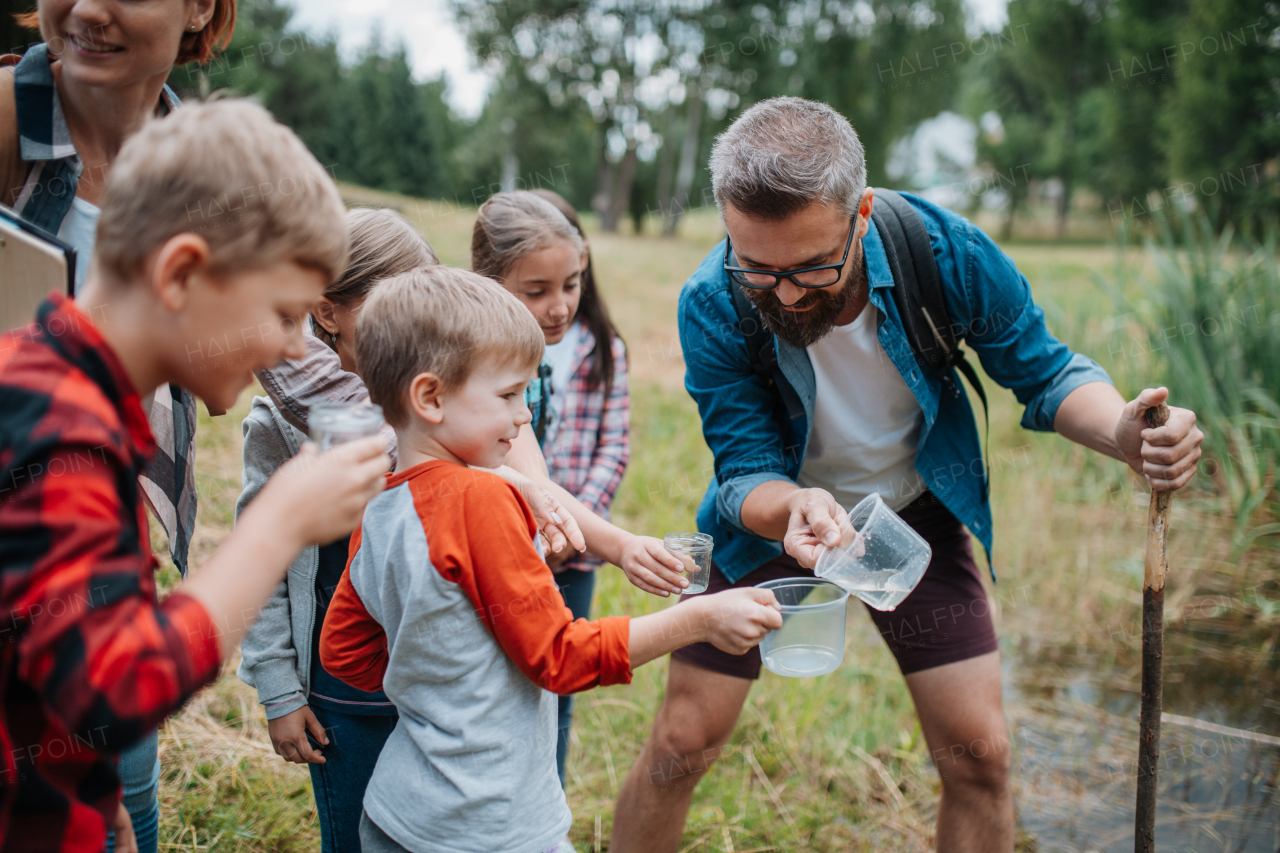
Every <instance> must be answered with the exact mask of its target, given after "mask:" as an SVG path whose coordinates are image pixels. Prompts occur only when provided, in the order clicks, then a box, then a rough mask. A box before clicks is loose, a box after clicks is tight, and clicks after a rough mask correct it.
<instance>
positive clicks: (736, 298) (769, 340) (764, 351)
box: [729, 279, 804, 421]
mask: <svg viewBox="0 0 1280 853" xmlns="http://www.w3.org/2000/svg"><path fill="white" fill-rule="evenodd" d="M729 293H730V294H732V296H733V310H734V311H735V312H736V313H737V315H738V331H739V332H741V333H742V337H743V338H744V339H745V340H746V342H747V354H748V355H749V356H750V358H751V371H752V372H753V373H755V375H756V376H757V377H758V378H759V379H760V381H761V382H763V383H764V384H765V386H766V387H768V389H769V390H770V391H772V392H773V394H774V395H775V396H777V397H781V398H782V404H783V405H784V406H785V407H786V409H787V418H788V419H790V420H793V421H794V420H797V419H799V418H802V417H804V403H802V402H801V401H800V395H799V394H798V393H796V389H795V388H792V387H791V383H790V382H788V381H787V378H786V377H785V376H783V374H782V368H780V367H779V366H778V351H777V349H776V347H775V345H774V340H773V333H772V332H770V331H769V329H768V328H767V327H766V326H765V324H764V320H763V319H762V318H761V317H760V312H759V311H757V310H756V308H755V306H754V305H752V304H751V300H750V299H748V298H747V294H746V293H745V292H744V291H743V289H742V286H741V285H739V284H736V283H734V281H733V280H732V279H730V281H729Z"/></svg>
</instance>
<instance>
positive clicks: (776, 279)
mask: <svg viewBox="0 0 1280 853" xmlns="http://www.w3.org/2000/svg"><path fill="white" fill-rule="evenodd" d="M857 230H858V218H857V217H856V216H855V217H853V218H852V222H851V223H850V225H849V238H848V239H847V240H846V241H845V244H844V256H843V257H841V258H840V262H839V263H836V264H821V265H819V266H816V267H802V268H801V269H798V270H782V271H781V272H774V271H773V270H761V269H756V268H754V267H731V266H729V254H730V253H731V252H732V251H733V241H732V240H730V239H729V237H728V236H727V235H726V236H725V240H724V270H725V272H727V273H729V278H731V279H733V280H734V281H736V282H737V283H738V284H740V285H742V286H743V287H749V288H751V289H752V290H776V289H777V287H778V285H780V284H782V280H783V279H784V278H785V279H786V280H787V281H789V282H791V283H792V284H794V285H795V286H796V287H800V288H803V289H805V290H821V289H822V288H824V287H831V286H832V285H834V284H836V283H838V282H839V281H840V278H841V277H842V276H843V275H844V265H845V264H847V263H848V262H849V250H850V249H852V248H853V234H854V232H855V231H857ZM820 270H836V280H835V281H833V282H831V283H830V284H802V283H800V282H799V281H796V278H795V277H796V276H797V275H800V274H801V273H806V272H818V271H820ZM734 273H742V274H744V275H745V274H748V273H749V274H751V275H771V276H773V284H768V285H763V286H761V285H759V284H751V283H750V282H747V281H743V280H742V279H741V278H739V277H738V276H736V275H734Z"/></svg>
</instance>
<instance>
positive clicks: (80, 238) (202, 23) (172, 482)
mask: <svg viewBox="0 0 1280 853" xmlns="http://www.w3.org/2000/svg"><path fill="white" fill-rule="evenodd" d="M16 18H17V21H18V23H19V24H21V25H22V26H25V27H28V28H30V29H38V30H39V31H40V36H41V38H42V39H43V41H42V42H41V43H38V44H32V45H31V46H29V47H28V48H27V50H26V51H25V52H24V53H23V54H22V56H21V57H19V56H13V55H10V56H5V57H0V66H12V67H0V181H3V183H0V203H3V204H5V205H6V206H8V207H11V208H14V209H15V210H16V211H17V212H18V213H19V214H21V215H22V216H23V217H24V218H25V219H27V220H29V221H31V222H33V223H35V224H36V225H38V226H40V227H42V228H44V229H45V230H46V231H49V232H51V233H54V234H57V235H58V237H60V238H61V239H62V240H63V241H65V242H67V243H69V244H71V246H72V247H74V248H75V249H76V286H77V287H79V285H80V283H81V282H82V281H83V280H84V276H85V272H86V271H87V268H88V264H89V259H90V258H91V257H92V256H93V247H94V236H95V233H96V229H97V222H98V212H99V211H98V202H99V201H100V200H101V198H102V193H103V191H104V189H105V186H106V177H107V174H108V173H109V172H110V170H111V164H112V163H113V162H114V160H115V157H116V154H117V153H118V152H119V151H120V147H121V146H122V145H123V144H124V141H125V140H126V139H128V138H129V137H130V136H132V135H133V134H134V133H135V132H136V131H137V130H138V129H139V128H141V127H142V125H143V124H144V123H145V122H146V121H147V120H148V119H151V118H152V117H155V116H163V115H166V114H167V113H168V112H169V111H170V110H173V109H175V108H177V107H178V106H179V101H178V98H177V96H176V95H174V93H173V92H172V90H170V89H169V87H168V86H166V85H165V80H167V79H168V77H169V72H170V71H171V70H172V69H173V66H174V65H182V64H185V63H188V62H200V63H205V62H208V61H209V60H210V59H211V58H212V57H213V54H214V52H215V51H216V50H220V49H223V48H225V47H226V45H227V43H228V42H229V41H230V40H231V31H232V29H233V27H234V26H235V19H236V4H235V0H146V2H136V0H39V3H38V4H37V6H36V9H35V10H34V11H31V12H27V13H24V14H21V15H17V16H16ZM146 402H147V404H148V405H149V410H148V414H149V416H150V419H151V430H152V432H153V433H154V434H155V437H156V440H157V444H158V445H159V452H157V453H156V455H155V456H154V457H153V458H152V460H151V462H150V463H149V464H148V466H147V470H146V473H145V474H144V475H143V477H142V478H141V479H142V489H143V493H144V495H145V496H146V500H147V503H148V505H149V506H150V507H151V509H152V511H153V512H154V513H155V515H156V517H157V519H159V521H160V523H161V525H162V526H163V527H164V529H165V532H166V533H167V534H168V536H169V553H170V554H171V555H172V557H173V561H174V564H175V565H176V566H177V567H178V569H179V570H180V571H181V572H182V573H183V574H186V568H187V549H188V545H189V544H190V541H191V534H192V531H193V529H194V527H195V518H196V493H195V477H194V474H193V471H192V465H193V463H194V461H195V428H196V409H195V400H194V399H193V398H192V397H191V395H190V394H188V393H187V392H186V391H183V390H182V389H181V388H179V387H177V386H176V385H174V386H168V387H162V388H161V389H160V390H159V391H158V392H156V395H155V398H154V399H153V400H149V401H146ZM156 748H157V745H156V733H155V732H152V733H151V735H150V736H149V737H147V738H144V739H143V740H142V741H140V742H139V743H138V744H137V745H136V746H134V747H131V748H129V749H127V750H125V751H124V752H123V753H122V754H121V756H120V767H119V774H120V781H121V785H122V786H123V791H124V802H123V803H122V804H121V807H120V811H119V814H118V815H117V818H116V826H115V832H114V835H113V838H112V840H111V841H109V842H108V850H111V849H113V845H114V849H115V850H116V851H119V853H126V851H133V850H138V851H141V853H155V850H156V847H157V843H158V839H159V824H160V809H159V806H158V804H157V800H156V789H157V786H158V784H159V780H160V762H159V760H158V759H157V757H156ZM52 796H56V795H52ZM38 799H39V794H38V793H34V792H33V800H32V802H30V803H28V806H29V807H30V808H33V809H38V808H39V803H38V802H36V800H38ZM51 831H53V832H56V831H57V830H56V829H52V830H51ZM63 843H64V845H66V844H70V845H72V846H74V844H75V843H76V842H75V840H73V839H63Z"/></svg>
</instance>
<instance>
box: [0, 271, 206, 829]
mask: <svg viewBox="0 0 1280 853" xmlns="http://www.w3.org/2000/svg"><path fill="white" fill-rule="evenodd" d="M154 449H155V441H154V439H153V438H152V435H151V428H150V426H149V425H148V422H147V416H146V414H145V413H144V412H143V409H142V402H141V400H140V399H139V396H138V392H137V391H136V389H134V387H133V384H132V382H131V381H130V379H129V377H128V376H127V375H126V373H125V372H124V368H123V366H122V365H121V363H120V361H119V359H118V358H117V357H116V355H115V353H114V352H113V351H112V350H111V348H110V347H109V346H108V345H107V343H106V342H105V341H104V340H103V338H102V336H101V334H100V333H99V332H98V330H97V329H96V328H95V327H94V325H93V323H92V322H91V320H90V319H89V317H88V316H87V315H86V314H84V313H83V312H82V311H80V310H79V309H78V308H77V307H76V306H75V304H74V303H73V302H71V300H69V299H66V298H65V297H62V296H59V295H56V294H55V295H53V296H51V297H50V298H49V299H48V300H46V301H45V303H44V304H43V305H41V306H40V310H39V313H38V314H37V317H36V322H35V323H33V324H31V325H29V326H27V327H25V328H22V329H15V330H13V331H10V332H8V333H7V334H5V335H3V336H2V337H0V715H2V716H0V750H3V753H2V757H0V763H2V765H3V766H2V767H0V772H2V773H3V775H2V776H0V851H22V853H42V851H85V853H99V851H101V850H102V849H103V847H104V845H105V843H106V832H107V826H108V822H109V820H110V819H111V818H112V817H113V816H114V815H115V813H116V809H117V805H118V803H119V802H120V782H119V779H118V777H117V775H116V755H117V754H118V753H119V752H120V750H122V749H123V748H125V747H127V746H129V745H130V744H132V743H133V742H134V741H136V740H138V739H139V738H140V737H142V736H143V735H144V734H145V733H146V732H148V731H150V730H151V729H153V728H155V727H156V726H157V725H158V724H159V723H160V722H161V721H162V720H163V719H164V718H165V716H166V715H168V714H170V713H172V712H173V711H175V710H177V709H178V708H179V707H180V706H181V705H182V703H183V702H184V701H186V699H187V698H188V697H190V696H191V695H192V694H193V693H195V692H196V691H197V690H199V689H200V688H201V687H203V686H204V685H206V684H208V683H209V682H211V681H213V679H214V678H215V677H216V676H217V674H218V663H219V660H218V641H217V636H216V632H215V630H214V626H213V624H212V622H211V621H210V618H209V615H208V612H207V611H206V610H205V609H204V607H203V606H202V605H201V604H200V603H199V602H197V601H196V600H195V599H193V598H191V597H190V596H187V595H184V594H182V593H175V594H173V595H171V596H169V597H168V598H166V599H165V601H164V602H163V603H159V602H157V600H156V587H155V579H154V576H153V572H154V569H155V558H154V557H153V556H152V554H151V545H150V541H149V537H148V533H147V521H146V515H145V510H144V509H143V502H142V496H141V493H140V490H139V486H138V475H139V474H140V473H141V472H142V470H143V468H144V466H145V464H146V461H147V458H148V456H149V455H150V454H151V453H152V452H153V451H154Z"/></svg>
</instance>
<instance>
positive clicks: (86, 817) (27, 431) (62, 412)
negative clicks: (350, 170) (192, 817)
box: [0, 101, 389, 853]
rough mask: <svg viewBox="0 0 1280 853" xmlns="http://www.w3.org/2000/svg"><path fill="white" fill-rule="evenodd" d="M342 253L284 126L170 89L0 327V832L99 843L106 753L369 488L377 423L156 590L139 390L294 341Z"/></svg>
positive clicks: (329, 205)
mask: <svg viewBox="0 0 1280 853" xmlns="http://www.w3.org/2000/svg"><path fill="white" fill-rule="evenodd" d="M346 254H347V236H346V230H345V224H344V221H343V210H342V203H341V200H340V198H339V196H338V193H337V189H336V187H335V186H334V185H333V182H332V181H331V180H330V179H329V177H328V176H327V175H326V174H325V173H324V170H323V169H322V168H321V166H320V164H319V163H317V162H316V160H315V158H313V157H312V156H311V155H310V153H308V152H307V150H306V148H305V147H304V146H303V145H302V143H301V142H300V141H299V140H298V138H297V137H296V136H294V135H293V133H291V132H290V131H289V130H287V129H286V128H284V127H283V126H281V125H279V124H277V123H276V122H275V121H273V120H272V119H271V117H270V116H269V115H268V114H267V113H266V112H265V111H264V110H262V109H261V108H259V107H255V106H251V105H249V104H247V103H242V102H232V101H223V102H219V103H216V104H213V105H208V106H193V107H188V108H186V109H184V110H180V111H178V112H176V113H174V114H173V115H171V116H169V117H167V118H165V119H163V120H159V121H155V122H153V123H151V124H149V125H148V126H147V127H145V128H144V129H143V130H141V131H140V132H139V133H137V134H136V135H135V136H133V137H132V138H131V139H130V140H129V142H128V143H127V144H126V145H125V146H124V148H123V149H122V150H121V153H120V156H119V159H118V160H117V162H116V165H115V167H114V168H113V169H112V173H111V177H110V180H109V183H108V186H107V190H106V195H105V198H104V200H103V204H102V215H101V219H100V220H99V224H98V240H97V249H96V252H95V255H94V259H93V264H92V268H91V271H90V273H89V276H88V279H87V281H86V283H85V286H84V288H83V291H82V292H81V293H80V294H79V295H78V296H77V298H76V299H75V301H74V302H73V301H72V300H69V299H66V298H65V297H62V296H59V295H57V294H54V295H52V296H50V298H49V299H48V300H47V301H46V302H45V303H44V304H43V305H42V306H41V308H40V311H39V313H38V315H37V318H36V321H35V322H34V323H33V324H32V325H30V326H27V327H26V328H23V329H16V330H13V331H11V332H9V333H8V334H6V335H4V336H3V337H0V606H2V607H3V611H2V616H3V622H0V632H2V633H0V640H2V642H0V850H3V851H9V850H14V851H18V850H20V851H23V853H37V851H85V853H98V851H101V850H102V849H103V847H104V845H105V843H106V833H107V829H108V828H109V827H112V826H117V825H121V824H119V823H118V819H119V815H120V811H121V809H122V806H121V804H120V785H119V780H118V778H117V776H116V761H115V755H116V753H118V752H119V751H120V750H121V749H123V748H125V747H127V746H129V745H130V744H131V743H132V742H133V741H135V740H136V739H138V738H139V737H141V736H142V735H144V734H145V733H146V732H148V731H150V730H151V729H153V728H155V726H156V725H157V724H159V723H160V722H161V721H162V720H163V719H164V718H165V716H167V715H168V714H171V713H173V712H174V711H175V710H177V709H178V708H179V707H180V706H181V705H182V703H183V702H185V701H186V700H187V699H188V698H189V697H190V696H191V695H192V694H193V693H195V692H196V691H197V690H199V689H200V688H201V687H203V686H204V685H206V684H208V683H210V682H211V681H213V680H214V678H215V677H216V676H217V673H218V667H219V664H220V662H221V660H222V658H223V657H224V656H225V655H226V653H227V652H228V650H230V649H233V648H235V647H236V646H237V645H238V644H239V642H240V637H241V636H242V635H243V634H244V632H245V631H246V630H247V628H248V627H249V625H250V624H252V622H253V620H254V618H255V617H256V615H257V611H258V608H259V607H260V605H261V604H262V602H264V601H265V600H266V598H267V596H268V594H269V593H270V592H271V590H272V589H273V588H274V587H275V586H276V584H277V583H279V581H280V580H281V579H282V577H283V576H284V573H285V571H286V569H287V567H288V565H289V563H290V562H291V561H292V559H293V558H294V556H295V555H296V554H297V552H298V551H299V550H300V549H301V548H302V547H303V546H305V545H307V544H310V543H315V542H323V541H328V540H332V539H334V538H337V537H339V536H342V535H344V534H346V533H348V532H349V531H350V530H351V529H352V528H353V527H354V526H355V524H356V522H357V521H358V520H359V517H360V513H361V512H362V511H363V508H364V505H365V503H366V502H367V501H368V499H369V498H370V497H371V496H372V495H374V494H376V493H377V492H378V491H379V490H380V489H381V488H382V484H383V477H382V474H383V473H384V472H385V471H386V470H387V467H388V465H389V460H388V458H387V457H386V455H385V453H384V450H383V446H382V442H381V439H378V438H372V439H366V440H364V441H362V442H357V443H352V444H349V445H345V446H343V447H339V448H337V449H335V450H332V451H330V452H328V453H326V454H324V455H322V456H321V455H317V454H316V453H315V452H314V450H308V451H305V452H304V453H303V454H301V455H300V456H299V457H297V458H296V459H295V460H293V461H292V462H290V463H289V464H288V465H286V466H284V467H283V468H282V469H281V470H280V471H279V472H278V473H277V475H276V476H275V477H273V478H272V479H271V481H270V482H268V484H267V485H266V487H265V488H264V489H263V491H262V493H261V495H260V496H259V497H258V499H257V500H256V501H255V502H254V506H253V507H252V508H251V509H250V510H249V511H247V512H245V513H244V514H243V515H242V516H241V518H240V520H239V523H238V524H237V525H236V529H235V531H234V532H233V533H232V534H231V535H230V536H228V537H227V539H226V541H225V542H224V543H223V545H222V547H220V548H219V549H218V551H217V552H216V553H215V554H214V555H213V556H212V557H210V558H209V560H208V561H207V562H206V563H205V565H204V566H203V567H202V568H201V569H200V570H199V571H198V572H194V573H193V575H192V576H191V577H190V579H189V580H187V581H185V582H183V583H182V584H181V585H180V586H179V587H178V589H177V590H176V591H175V592H174V593H173V594H172V595H170V596H168V597H167V598H166V599H165V600H164V601H163V602H158V601H157V598H156V588H155V581H154V578H153V570H154V567H155V558H154V557H153V556H152V554H151V549H150V538H149V534H148V531H147V521H146V515H145V510H144V509H143V502H142V497H141V494H140V491H139V486H138V475H139V474H140V473H141V472H142V470H143V467H144V466H145V464H146V461H147V459H148V458H149V456H150V455H151V454H152V452H153V451H154V449H155V439H154V437H153V436H152V434H151V429H150V426H149V424H148V421H147V417H146V414H145V413H144V411H143V407H142V402H141V399H142V397H143V396H146V395H148V394H149V393H150V392H151V391H153V390H154V389H155V388H157V387H158V386H160V385H162V384H164V383H169V382H173V383H177V384H180V385H182V386H184V387H186V388H187V389H189V390H190V391H192V392H193V393H194V394H196V395H197V396H199V397H201V398H203V399H204V400H205V401H206V402H208V403H209V404H210V405H211V406H213V407H217V408H229V407H231V406H232V405H234V404H235V402H236V398H237V397H238V396H239V393H240V391H241V390H243V389H244V387H245V386H246V385H248V384H249V383H250V382H251V381H252V378H253V376H252V371H253V370H255V369H260V368H265V367H269V366H271V365H273V364H274V363H275V362H276V361H278V360H279V359H281V358H282V357H287V356H293V357H297V356H298V355H301V353H302V349H303V342H302V339H301V337H300V334H299V322H300V320H301V318H302V317H304V316H305V314H306V313H307V311H308V310H309V309H310V308H311V306H312V305H313V304H314V303H315V302H317V301H318V300H319V298H320V296H321V295H322V294H323V292H324V288H325V286H326V285H327V284H328V283H329V282H330V281H331V280H333V279H334V278H335V277H336V276H337V275H338V274H339V273H341V272H342V270H343V267H344V266H345V264H346Z"/></svg>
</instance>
